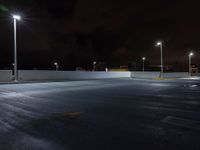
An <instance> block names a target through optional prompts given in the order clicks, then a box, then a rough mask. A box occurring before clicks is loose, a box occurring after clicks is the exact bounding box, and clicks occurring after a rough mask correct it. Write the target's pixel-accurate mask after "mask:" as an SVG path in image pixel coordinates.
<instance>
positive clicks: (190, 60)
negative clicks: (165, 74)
mask: <svg viewBox="0 0 200 150" xmlns="http://www.w3.org/2000/svg"><path fill="white" fill-rule="evenodd" d="M193 55H194V53H193V52H190V54H189V76H191V62H192V56H193Z"/></svg>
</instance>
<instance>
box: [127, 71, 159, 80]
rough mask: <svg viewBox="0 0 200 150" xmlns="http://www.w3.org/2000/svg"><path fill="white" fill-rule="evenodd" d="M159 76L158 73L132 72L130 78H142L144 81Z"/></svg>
mask: <svg viewBox="0 0 200 150" xmlns="http://www.w3.org/2000/svg"><path fill="white" fill-rule="evenodd" d="M159 76H160V72H149V71H148V72H140V71H132V72H131V78H141V79H142V78H144V79H152V78H156V77H159Z"/></svg>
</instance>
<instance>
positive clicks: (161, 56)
mask: <svg viewBox="0 0 200 150" xmlns="http://www.w3.org/2000/svg"><path fill="white" fill-rule="evenodd" d="M157 46H159V47H160V65H161V66H160V68H161V77H163V72H164V71H163V70H164V69H163V45H162V42H157Z"/></svg>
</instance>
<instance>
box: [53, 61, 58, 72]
mask: <svg viewBox="0 0 200 150" xmlns="http://www.w3.org/2000/svg"><path fill="white" fill-rule="evenodd" d="M54 65H55V67H56V71H58V67H59V65H58V63H57V62H55V63H54Z"/></svg>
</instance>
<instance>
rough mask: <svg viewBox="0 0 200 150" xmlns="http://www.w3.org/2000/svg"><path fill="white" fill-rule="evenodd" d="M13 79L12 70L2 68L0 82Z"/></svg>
mask: <svg viewBox="0 0 200 150" xmlns="http://www.w3.org/2000/svg"><path fill="white" fill-rule="evenodd" d="M11 80H12V71H11V70H0V82H6V81H11Z"/></svg>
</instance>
